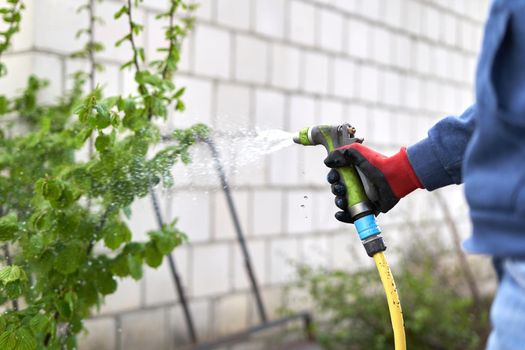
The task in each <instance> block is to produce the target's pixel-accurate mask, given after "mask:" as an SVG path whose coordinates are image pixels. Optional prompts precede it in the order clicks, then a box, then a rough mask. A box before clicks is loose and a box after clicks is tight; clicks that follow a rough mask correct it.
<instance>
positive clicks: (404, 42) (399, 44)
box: [392, 34, 413, 69]
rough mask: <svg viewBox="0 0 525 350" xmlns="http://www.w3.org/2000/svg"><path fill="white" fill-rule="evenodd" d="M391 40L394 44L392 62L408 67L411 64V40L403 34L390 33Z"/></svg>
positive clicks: (397, 65)
mask: <svg viewBox="0 0 525 350" xmlns="http://www.w3.org/2000/svg"><path fill="white" fill-rule="evenodd" d="M392 42H393V45H394V49H393V50H394V54H393V60H392V61H393V64H394V65H395V66H396V67H401V68H406V69H410V68H411V67H412V66H413V65H412V60H411V53H412V52H413V50H412V42H411V40H410V39H409V38H408V37H407V36H405V35H397V34H396V35H392Z"/></svg>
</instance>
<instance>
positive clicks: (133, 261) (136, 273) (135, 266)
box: [128, 254, 142, 280]
mask: <svg viewBox="0 0 525 350" xmlns="http://www.w3.org/2000/svg"><path fill="white" fill-rule="evenodd" d="M128 267H129V274H130V276H131V277H133V279H135V280H139V279H140V278H141V277H142V259H141V257H140V256H138V255H137V254H129V255H128Z"/></svg>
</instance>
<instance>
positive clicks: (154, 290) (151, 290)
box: [144, 248, 184, 305]
mask: <svg viewBox="0 0 525 350" xmlns="http://www.w3.org/2000/svg"><path fill="white" fill-rule="evenodd" d="M177 249H178V248H176V250H177ZM178 253H179V252H174V254H176V255H177V256H178V257H180V254H178ZM176 267H177V272H178V273H179V275H180V276H181V278H183V277H182V276H183V274H182V273H183V272H184V271H182V270H183V269H181V268H180V266H178V264H177V263H176ZM179 270H180V271H179ZM181 272H182V273H181ZM144 281H145V289H144V300H145V302H146V305H156V304H164V303H169V302H175V301H176V300H177V299H178V296H177V294H176V291H175V284H174V282H173V277H172V275H171V271H170V269H169V266H168V258H167V257H164V260H163V263H162V265H161V266H159V267H158V268H156V269H153V268H150V267H147V268H145V271H144ZM183 281H184V279H183Z"/></svg>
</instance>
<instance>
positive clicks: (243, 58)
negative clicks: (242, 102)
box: [235, 35, 268, 84]
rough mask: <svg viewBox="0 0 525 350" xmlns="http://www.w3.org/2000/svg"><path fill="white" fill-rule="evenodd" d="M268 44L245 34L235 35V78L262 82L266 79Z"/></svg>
mask: <svg viewBox="0 0 525 350" xmlns="http://www.w3.org/2000/svg"><path fill="white" fill-rule="evenodd" d="M267 67H268V44H267V43H266V42H264V41H263V40H260V39H257V38H253V37H250V36H247V35H238V36H237V37H236V54H235V78H236V79H238V80H241V81H247V82H254V83H261V84H262V83H264V82H266V79H267V76H268V75H267Z"/></svg>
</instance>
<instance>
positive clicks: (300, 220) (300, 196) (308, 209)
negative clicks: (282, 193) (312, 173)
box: [286, 190, 314, 234]
mask: <svg viewBox="0 0 525 350" xmlns="http://www.w3.org/2000/svg"><path fill="white" fill-rule="evenodd" d="M308 196H310V197H311V193H310V192H309V191H306V190H304V191H293V192H289V193H287V194H286V204H287V210H286V213H287V218H286V232H289V233H292V234H300V233H307V232H311V231H313V224H312V222H313V221H312V220H313V215H314V207H313V205H314V204H313V203H312V201H311V200H308V198H309V197H308Z"/></svg>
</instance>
